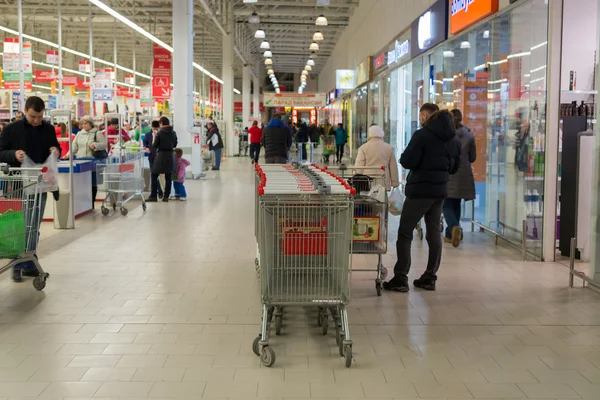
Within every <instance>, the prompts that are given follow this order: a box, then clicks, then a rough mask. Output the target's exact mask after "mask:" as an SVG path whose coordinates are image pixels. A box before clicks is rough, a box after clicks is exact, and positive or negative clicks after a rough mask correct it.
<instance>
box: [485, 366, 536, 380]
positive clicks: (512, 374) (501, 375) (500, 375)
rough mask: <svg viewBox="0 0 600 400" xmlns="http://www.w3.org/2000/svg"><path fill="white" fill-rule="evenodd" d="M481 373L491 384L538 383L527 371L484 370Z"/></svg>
mask: <svg viewBox="0 0 600 400" xmlns="http://www.w3.org/2000/svg"><path fill="white" fill-rule="evenodd" d="M481 373H482V374H483V376H484V377H485V378H486V379H487V380H488V382H490V383H538V380H537V379H536V378H535V377H534V376H533V375H532V374H531V372H529V371H528V370H525V369H522V370H519V369H487V370H486V369H483V370H481Z"/></svg>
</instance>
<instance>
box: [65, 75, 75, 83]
mask: <svg viewBox="0 0 600 400" xmlns="http://www.w3.org/2000/svg"><path fill="white" fill-rule="evenodd" d="M63 86H77V77H76V76H75V75H65V76H63Z"/></svg>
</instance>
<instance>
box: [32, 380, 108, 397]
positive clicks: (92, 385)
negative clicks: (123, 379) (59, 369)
mask: <svg viewBox="0 0 600 400" xmlns="http://www.w3.org/2000/svg"><path fill="white" fill-rule="evenodd" d="M99 387H100V383H97V382H52V383H51V384H50V385H48V387H47V388H46V389H45V390H44V391H43V392H42V394H41V397H50V398H52V397H59V398H60V397H62V398H77V397H93V396H94V394H95V393H96V391H97V390H98V388H99Z"/></svg>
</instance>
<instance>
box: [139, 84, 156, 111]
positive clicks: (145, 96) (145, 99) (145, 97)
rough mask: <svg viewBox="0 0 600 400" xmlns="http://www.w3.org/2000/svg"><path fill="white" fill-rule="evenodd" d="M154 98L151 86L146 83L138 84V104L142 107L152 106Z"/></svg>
mask: <svg viewBox="0 0 600 400" xmlns="http://www.w3.org/2000/svg"><path fill="white" fill-rule="evenodd" d="M153 104H154V100H153V99H152V86H150V84H148V83H143V84H141V85H140V105H141V106H142V107H152V105H153Z"/></svg>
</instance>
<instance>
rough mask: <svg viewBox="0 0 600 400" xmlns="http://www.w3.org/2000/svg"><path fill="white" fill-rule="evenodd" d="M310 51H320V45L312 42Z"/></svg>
mask: <svg viewBox="0 0 600 400" xmlns="http://www.w3.org/2000/svg"><path fill="white" fill-rule="evenodd" d="M309 50H313V51H317V50H319V45H318V44H317V42H312V43H311V44H310V47H309Z"/></svg>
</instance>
